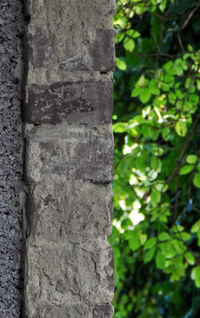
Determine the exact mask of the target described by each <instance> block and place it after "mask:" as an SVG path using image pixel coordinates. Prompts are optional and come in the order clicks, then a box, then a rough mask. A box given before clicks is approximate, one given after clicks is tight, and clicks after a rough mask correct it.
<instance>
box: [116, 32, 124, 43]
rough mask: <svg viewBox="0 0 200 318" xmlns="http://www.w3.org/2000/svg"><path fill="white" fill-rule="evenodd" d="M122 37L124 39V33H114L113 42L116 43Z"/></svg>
mask: <svg viewBox="0 0 200 318" xmlns="http://www.w3.org/2000/svg"><path fill="white" fill-rule="evenodd" d="M123 39H124V34H123V33H121V32H119V33H117V34H116V35H115V43H116V44H117V43H120V42H122V41H123Z"/></svg>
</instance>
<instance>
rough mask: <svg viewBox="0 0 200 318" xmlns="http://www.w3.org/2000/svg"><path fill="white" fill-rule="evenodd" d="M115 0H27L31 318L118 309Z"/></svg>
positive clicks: (99, 315)
mask: <svg viewBox="0 0 200 318" xmlns="http://www.w3.org/2000/svg"><path fill="white" fill-rule="evenodd" d="M114 3H115V1H114V0H102V1H99V0H57V1H55V0H27V12H28V14H29V15H30V23H29V24H28V26H27V42H28V47H27V54H28V73H27V78H26V100H25V109H24V112H23V116H24V120H25V122H26V125H25V139H26V149H25V157H26V158H25V182H26V192H27V201H26V219H25V220H26V224H25V227H24V230H25V233H26V246H25V293H24V296H25V297H24V307H25V312H24V317H26V318H47V317H48V318H55V317H56V318H112V316H113V308H112V305H111V301H112V298H113V289H114V276H113V274H114V261H113V251H112V249H111V247H110V246H109V245H108V242H107V239H108V236H109V235H110V234H111V231H112V191H111V184H110V182H111V181H112V179H113V171H112V169H113V168H112V166H113V133H112V109H113V101H112V76H113V73H112V72H113V70H114V66H115V63H114V33H113V29H112V22H113V21H112V20H113V19H112V17H113V13H114V10H115V4H114Z"/></svg>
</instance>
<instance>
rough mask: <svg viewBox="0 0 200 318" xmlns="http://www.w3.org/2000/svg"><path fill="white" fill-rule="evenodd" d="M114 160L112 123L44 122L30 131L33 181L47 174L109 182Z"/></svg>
mask: <svg viewBox="0 0 200 318" xmlns="http://www.w3.org/2000/svg"><path fill="white" fill-rule="evenodd" d="M112 163H113V138H112V127H111V126H103V127H101V128H99V130H98V129H97V128H94V127H93V128H89V127H85V126H82V127H76V126H71V125H67V124H61V125H56V126H51V125H42V126H36V127H35V128H33V129H32V130H31V131H30V132H29V133H28V134H27V156H26V166H27V167H26V175H27V178H28V180H31V181H33V182H39V181H40V179H41V177H42V176H43V175H47V174H54V175H60V176H62V175H64V176H66V177H67V179H69V180H70V179H71V180H76V179H83V180H93V181H98V182H100V181H101V182H109V181H111V180H112V178H113V171H112V169H113V168H112Z"/></svg>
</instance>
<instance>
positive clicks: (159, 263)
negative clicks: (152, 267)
mask: <svg viewBox="0 0 200 318" xmlns="http://www.w3.org/2000/svg"><path fill="white" fill-rule="evenodd" d="M156 267H157V268H158V269H163V268H164V267H165V255H164V254H163V253H162V252H161V251H158V252H157V253H156Z"/></svg>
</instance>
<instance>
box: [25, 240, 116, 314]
mask: <svg viewBox="0 0 200 318" xmlns="http://www.w3.org/2000/svg"><path fill="white" fill-rule="evenodd" d="M27 246H28V251H27V265H28V266H27V277H28V283H27V285H26V295H27V297H26V302H27V306H26V307H27V308H28V310H27V312H26V314H27V317H34V318H35V317H45V312H46V308H47V306H48V307H49V308H51V310H52V309H54V310H52V311H53V312H58V313H59V310H61V314H60V317H64V315H63V310H64V312H66V309H65V308H66V307H71V306H73V307H74V309H76V310H78V311H79V309H78V308H79V306H80V308H81V307H82V313H81V312H80V317H87V315H88V317H91V318H92V316H91V315H90V309H89V308H91V307H95V308H93V317H104V316H103V315H102V314H101V312H102V310H101V306H102V308H104V310H103V311H105V312H107V311H108V310H107V309H106V310H105V307H106V305H107V303H109V302H110V301H111V300H112V297H113V287H114V286H113V252H112V249H111V248H110V247H109V246H108V245H107V242H106V241H104V240H99V241H98V240H96V242H95V243H93V244H91V242H90V243H89V244H88V242H87V241H85V242H82V241H74V237H69V239H68V240H66V241H65V242H64V243H61V242H59V243H57V242H56V243H55V244H53V243H52V242H51V243H50V244H49V243H47V242H46V241H44V242H43V241H42V240H40V239H39V240H38V238H37V236H36V238H35V239H34V237H33V238H31V237H30V238H29V239H28V241H27ZM49 256H50V257H51V262H47V260H49ZM83 305H84V306H83ZM73 307H72V308H73ZM84 307H85V310H86V312H87V311H88V313H87V314H86V312H84V310H83V309H84ZM87 307H88V310H87ZM29 310H30V311H29ZM56 310H57V311H56ZM38 313H39V315H38ZM37 315H38V316H37ZM98 315H99V316H98ZM106 315H107V314H106ZM107 316H108V315H107ZM107 316H105V317H107ZM51 317H53V314H52V315H50V314H49V312H48V318H51ZM56 317H57V315H56ZM69 317H76V316H71V315H70V314H69ZM78 317H79V315H78ZM108 317H110V316H108Z"/></svg>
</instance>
